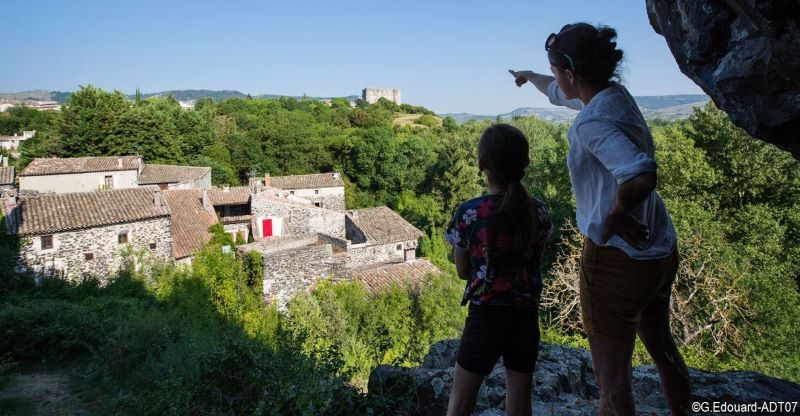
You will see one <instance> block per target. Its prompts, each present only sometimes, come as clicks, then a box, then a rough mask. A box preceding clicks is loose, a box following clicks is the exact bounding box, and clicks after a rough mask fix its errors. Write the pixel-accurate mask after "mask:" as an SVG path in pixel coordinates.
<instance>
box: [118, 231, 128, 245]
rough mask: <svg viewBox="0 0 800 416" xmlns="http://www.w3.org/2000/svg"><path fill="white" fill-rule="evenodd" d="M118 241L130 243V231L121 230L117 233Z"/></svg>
mask: <svg viewBox="0 0 800 416" xmlns="http://www.w3.org/2000/svg"><path fill="white" fill-rule="evenodd" d="M117 242H118V243H119V244H127V243H128V231H127V230H125V231H120V232H119V234H118V235H117Z"/></svg>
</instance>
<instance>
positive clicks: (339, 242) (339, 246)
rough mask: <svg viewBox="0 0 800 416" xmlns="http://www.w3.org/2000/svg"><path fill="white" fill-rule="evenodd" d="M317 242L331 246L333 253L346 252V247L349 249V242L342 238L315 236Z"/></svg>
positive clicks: (324, 235)
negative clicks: (317, 238)
mask: <svg viewBox="0 0 800 416" xmlns="http://www.w3.org/2000/svg"><path fill="white" fill-rule="evenodd" d="M317 235H318V237H319V240H320V241H322V242H323V243H325V244H330V245H332V246H333V248H334V251H336V250H338V251H347V249H348V247H350V242H349V241H347V240H345V239H344V238H336V237H332V236H329V235H327V234H317Z"/></svg>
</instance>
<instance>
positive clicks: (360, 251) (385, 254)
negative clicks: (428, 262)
mask: <svg viewBox="0 0 800 416" xmlns="http://www.w3.org/2000/svg"><path fill="white" fill-rule="evenodd" d="M397 246H400V249H399V250H398V249H397ZM416 248H417V240H408V241H402V242H398V243H388V244H374V245H373V244H352V245H350V247H348V249H347V264H346V266H347V268H348V269H352V268H356V267H362V266H368V265H370V264H379V263H401V262H403V261H405V250H416Z"/></svg>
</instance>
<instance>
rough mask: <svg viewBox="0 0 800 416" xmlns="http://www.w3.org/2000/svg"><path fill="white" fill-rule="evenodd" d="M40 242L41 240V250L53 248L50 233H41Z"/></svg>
mask: <svg viewBox="0 0 800 416" xmlns="http://www.w3.org/2000/svg"><path fill="white" fill-rule="evenodd" d="M41 242H42V250H50V249H51V248H53V236H52V235H43V236H42V241H41Z"/></svg>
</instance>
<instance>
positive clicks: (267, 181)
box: [264, 173, 272, 186]
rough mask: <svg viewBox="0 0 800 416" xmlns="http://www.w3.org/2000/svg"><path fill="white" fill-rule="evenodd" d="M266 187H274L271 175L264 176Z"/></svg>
mask: <svg viewBox="0 0 800 416" xmlns="http://www.w3.org/2000/svg"><path fill="white" fill-rule="evenodd" d="M264 186H272V180H271V179H270V177H269V173H265V174H264Z"/></svg>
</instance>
